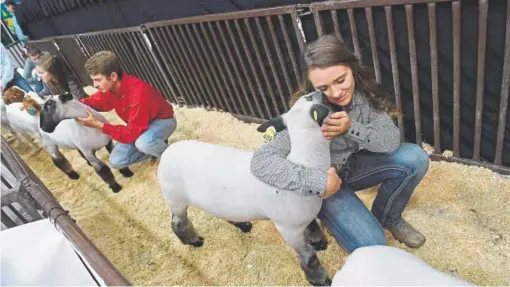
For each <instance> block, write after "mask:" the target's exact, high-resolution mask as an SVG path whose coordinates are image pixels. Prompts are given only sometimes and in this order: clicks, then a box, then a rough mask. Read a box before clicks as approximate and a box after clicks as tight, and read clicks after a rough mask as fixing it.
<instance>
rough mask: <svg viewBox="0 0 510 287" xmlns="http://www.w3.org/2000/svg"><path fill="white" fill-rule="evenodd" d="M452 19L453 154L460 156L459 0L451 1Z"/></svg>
mask: <svg viewBox="0 0 510 287" xmlns="http://www.w3.org/2000/svg"><path fill="white" fill-rule="evenodd" d="M452 14H453V15H452V21H453V155H454V156H455V157H460V56H461V55H460V29H461V27H460V1H454V2H453V3H452Z"/></svg>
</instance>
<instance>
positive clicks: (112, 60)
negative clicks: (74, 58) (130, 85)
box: [85, 51, 123, 79]
mask: <svg viewBox="0 0 510 287" xmlns="http://www.w3.org/2000/svg"><path fill="white" fill-rule="evenodd" d="M85 71H86V72H87V74H89V75H104V76H106V77H109V76H110V75H111V74H112V73H113V72H115V73H117V76H118V77H119V79H121V78H122V74H123V70H122V66H121V64H120V60H119V58H118V57H117V55H115V53H113V52H111V51H100V52H97V53H96V54H94V55H92V57H90V58H89V59H88V60H87V62H86V63H85Z"/></svg>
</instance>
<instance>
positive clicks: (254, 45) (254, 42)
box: [244, 18, 280, 115]
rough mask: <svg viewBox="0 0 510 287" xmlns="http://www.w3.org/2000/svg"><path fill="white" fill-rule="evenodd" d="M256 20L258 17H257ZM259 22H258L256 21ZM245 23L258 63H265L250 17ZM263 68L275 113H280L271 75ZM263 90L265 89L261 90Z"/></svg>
mask: <svg viewBox="0 0 510 287" xmlns="http://www.w3.org/2000/svg"><path fill="white" fill-rule="evenodd" d="M255 19H256V20H257V19H258V18H255ZM256 23H258V22H256ZM244 24H245V26H246V30H247V31H248V36H249V37H250V41H251V43H252V47H253V49H254V50H255V56H256V57H257V62H258V63H263V60H262V57H261V56H260V51H259V47H258V46H257V41H255V36H254V35H253V31H252V30H251V26H250V22H249V20H248V19H244ZM261 70H262V77H263V78H264V81H265V82H266V87H267V90H268V92H269V96H270V98H271V101H272V103H273V108H274V111H275V115H278V114H279V113H280V112H279V111H278V105H277V103H276V97H275V96H274V93H273V89H271V86H270V85H269V77H268V76H267V71H266V69H264V68H261ZM261 91H263V90H261ZM262 98H263V99H264V100H265V96H264V94H262Z"/></svg>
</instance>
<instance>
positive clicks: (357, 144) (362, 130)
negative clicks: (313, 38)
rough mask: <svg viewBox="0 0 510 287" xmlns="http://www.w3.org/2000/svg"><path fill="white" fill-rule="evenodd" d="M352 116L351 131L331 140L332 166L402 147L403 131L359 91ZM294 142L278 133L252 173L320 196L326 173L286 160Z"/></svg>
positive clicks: (262, 151) (254, 163)
mask: <svg viewBox="0 0 510 287" xmlns="http://www.w3.org/2000/svg"><path fill="white" fill-rule="evenodd" d="M346 111H347V113H348V115H349V116H350V117H351V121H352V127H351V128H350V129H349V131H348V132H347V133H346V134H344V135H341V136H338V137H336V138H334V139H333V140H332V141H331V164H332V165H334V166H336V167H337V169H339V168H340V167H341V166H342V165H343V164H344V163H345V162H346V161H347V159H348V158H349V156H350V155H351V154H353V153H355V152H358V151H359V150H361V149H365V150H369V151H372V152H378V153H392V152H394V151H395V150H396V149H397V148H398V147H399V145H400V131H399V129H398V127H396V126H395V124H394V123H393V121H392V120H391V118H390V117H389V116H388V115H387V114H386V113H384V112H379V111H376V110H375V109H373V108H372V107H371V106H370V105H369V103H368V100H367V99H366V98H365V96H364V95H363V94H362V93H360V92H358V91H356V92H355V93H354V95H353V100H352V102H351V105H350V106H349V107H347V109H346ZM290 148H291V142H290V137H289V133H288V131H287V130H283V131H281V132H279V133H277V134H276V136H275V137H274V139H273V140H272V141H270V142H268V143H265V144H263V145H262V146H261V147H260V148H259V149H258V150H257V151H255V153H254V155H253V159H252V161H251V172H252V173H253V175H255V176H256V177H257V178H259V179H260V180H262V181H263V182H265V183H267V184H269V185H271V186H275V187H277V188H281V189H287V190H291V191H295V192H298V193H300V194H303V195H313V194H320V195H323V194H324V192H325V190H326V183H327V178H328V176H327V171H324V170H317V169H313V168H306V167H304V166H302V165H298V164H294V163H292V162H290V161H288V160H287V159H286V157H287V155H288V154H289V153H290Z"/></svg>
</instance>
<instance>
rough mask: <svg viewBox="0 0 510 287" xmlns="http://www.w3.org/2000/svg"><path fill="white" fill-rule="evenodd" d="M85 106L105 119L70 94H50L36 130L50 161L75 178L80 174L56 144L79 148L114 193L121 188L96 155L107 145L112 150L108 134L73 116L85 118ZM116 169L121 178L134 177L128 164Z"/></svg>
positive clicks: (101, 119) (104, 120) (97, 116)
mask: <svg viewBox="0 0 510 287" xmlns="http://www.w3.org/2000/svg"><path fill="white" fill-rule="evenodd" d="M87 109H89V110H90V111H91V112H92V113H93V114H94V115H95V116H96V118H97V119H98V120H100V121H103V122H106V119H105V118H104V117H103V115H101V114H100V113H99V112H97V111H95V110H93V109H91V108H89V107H87V106H86V105H84V104H82V103H81V102H79V101H77V100H75V99H74V98H73V95H71V94H69V93H66V94H63V95H53V96H49V97H48V98H47V99H46V100H45V102H44V105H43V108H42V110H41V114H40V118H39V132H40V133H41V136H42V140H43V144H44V146H45V147H46V148H47V150H48V152H49V153H50V154H51V157H52V159H53V163H54V164H55V165H56V166H57V167H58V168H59V169H60V170H61V171H63V172H64V173H65V174H67V176H68V177H69V178H71V179H78V178H79V175H78V173H77V172H76V171H74V170H73V168H72V167H71V164H70V163H69V161H68V160H67V159H66V158H65V157H64V155H63V154H62V153H61V152H60V151H59V147H60V148H66V149H73V150H78V152H79V153H80V154H81V156H82V157H83V158H85V160H86V161H87V163H88V164H89V165H91V166H92V167H93V168H94V170H95V171H96V173H97V174H98V175H99V176H100V177H101V178H102V179H103V180H104V181H105V182H106V183H107V184H108V186H109V187H110V189H111V190H112V191H113V192H115V193H117V192H119V191H120V190H121V189H122V187H121V186H120V185H119V183H118V182H117V181H116V180H115V178H114V176H113V174H112V171H111V169H110V167H108V165H106V164H105V163H104V162H102V161H101V160H100V159H98V158H97V157H96V154H95V153H96V151H97V150H99V149H101V148H103V147H106V149H107V150H108V152H111V151H112V149H113V143H112V139H111V137H110V136H109V135H106V134H104V133H102V132H101V131H100V130H98V129H95V128H90V127H86V126H84V125H82V124H80V123H79V122H78V121H76V120H75V118H76V117H87ZM119 172H120V173H121V174H122V175H123V176H124V177H131V176H133V172H132V171H131V170H130V169H129V168H128V167H125V168H121V169H119Z"/></svg>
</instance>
